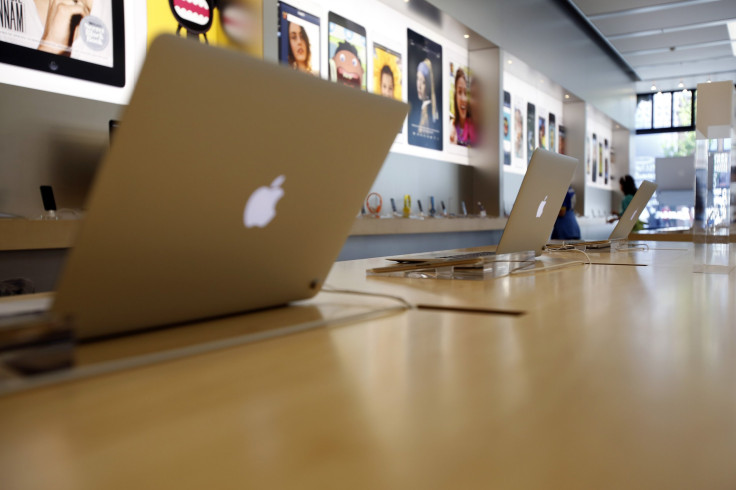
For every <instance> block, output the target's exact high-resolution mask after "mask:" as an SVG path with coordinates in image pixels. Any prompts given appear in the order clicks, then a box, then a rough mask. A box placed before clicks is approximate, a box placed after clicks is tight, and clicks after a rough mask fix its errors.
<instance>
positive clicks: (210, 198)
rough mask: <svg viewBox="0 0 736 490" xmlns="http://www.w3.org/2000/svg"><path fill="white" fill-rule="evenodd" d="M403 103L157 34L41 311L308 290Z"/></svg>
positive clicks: (78, 319)
mask: <svg viewBox="0 0 736 490" xmlns="http://www.w3.org/2000/svg"><path fill="white" fill-rule="evenodd" d="M406 113H407V106H406V105H405V104H402V103H400V102H396V101H393V100H390V99H388V98H383V97H379V96H376V95H370V94H366V93H364V92H362V91H360V90H355V89H351V88H348V87H344V86H340V85H337V84H334V83H331V82H328V81H324V80H320V79H317V78H314V77H311V76H308V75H304V74H302V73H298V72H296V71H294V70H291V69H289V68H287V67H284V66H279V65H276V64H275V63H268V62H264V61H260V60H257V59H254V58H250V57H247V56H246V55H243V54H240V53H236V52H233V51H229V50H225V49H220V48H212V47H208V46H205V45H202V44H199V43H196V42H192V41H191V40H186V39H182V38H177V37H174V36H164V37H161V38H158V39H156V40H155V41H154V43H153V44H152V46H151V48H150V51H149V53H148V56H147V58H146V61H145V65H144V67H143V69H142V72H141V74H140V78H139V80H138V82H137V85H136V87H135V90H134V93H133V96H132V98H131V101H130V105H129V106H128V107H127V109H126V111H125V113H124V115H123V117H122V122H121V125H120V128H119V129H118V130H117V132H116V134H115V138H114V141H113V143H112V147H111V150H110V152H109V153H108V155H107V157H106V158H105V160H104V163H103V165H102V166H101V168H100V170H99V172H98V175H97V177H96V181H95V184H94V186H93V189H92V191H91V194H90V198H89V201H88V203H87V208H88V211H87V213H86V216H85V218H84V223H83V226H82V228H81V230H80V232H79V234H78V236H77V238H76V241H75V245H74V247H73V249H72V250H71V252H70V255H69V258H68V260H67V262H66V265H65V268H64V270H63V273H62V276H61V279H60V282H59V284H58V287H57V293H56V299H55V301H54V304H53V306H52V312H53V313H56V314H58V315H61V316H62V317H64V318H68V319H69V320H70V322H71V325H72V326H73V328H74V329H75V330H76V333H77V335H78V336H79V337H81V338H90V337H100V336H107V335H110V334H116V333H119V332H123V331H130V330H137V329H145V328H150V327H158V326H165V325H171V324H178V323H183V322H189V321H192V320H198V319H203V318H210V317H217V316H221V315H227V314H233V313H238V312H245V311H250V310H255V309H261V308H266V307H271V306H276V305H283V304H287V303H289V302H292V301H295V300H300V299H305V298H309V297H311V296H313V295H315V294H316V293H317V292H318V291H319V289H320V286H321V284H322V281H323V280H324V278H325V277H326V275H327V274H328V272H329V270H330V268H331V266H332V264H333V262H334V261H335V259H336V258H337V256H338V254H339V252H340V249H341V247H342V245H343V243H344V241H345V239H346V237H347V236H348V233H349V231H350V227H351V225H352V223H353V220H354V218H355V216H356V214H357V213H358V211H359V210H360V206H361V202H362V200H363V198H364V197H365V195H366V194H367V193H368V191H369V190H370V187H371V185H372V184H373V181H374V179H375V177H376V175H377V174H378V171H379V170H380V168H381V166H382V164H383V162H384V160H385V158H386V155H387V153H388V151H389V149H390V147H391V144H392V142H393V140H394V138H395V136H396V134H397V133H398V132H399V130H400V128H401V124H402V122H403V120H404V118H405V117H406Z"/></svg>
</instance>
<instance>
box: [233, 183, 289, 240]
mask: <svg viewBox="0 0 736 490" xmlns="http://www.w3.org/2000/svg"><path fill="white" fill-rule="evenodd" d="M284 180H286V176H284V175H279V176H278V177H276V178H275V179H273V182H271V185H268V186H266V185H264V186H261V187H259V188H258V189H256V190H255V191H253V194H251V195H250V197H249V198H248V202H247V203H246V204H245V210H244V211H243V224H245V227H246V228H253V227H258V228H263V227H265V226H266V225H268V224H269V223H270V222H271V221H272V220H273V219H274V218H275V217H276V204H277V203H278V202H279V200H280V199H281V198H282V197H284V190H283V189H282V188H281V185H282V184H283V183H284Z"/></svg>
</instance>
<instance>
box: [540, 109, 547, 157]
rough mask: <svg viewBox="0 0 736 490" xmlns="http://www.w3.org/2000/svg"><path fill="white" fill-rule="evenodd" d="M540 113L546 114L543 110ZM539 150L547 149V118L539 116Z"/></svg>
mask: <svg viewBox="0 0 736 490" xmlns="http://www.w3.org/2000/svg"><path fill="white" fill-rule="evenodd" d="M539 112H540V113H542V114H544V110H543V109H540V110H539ZM539 148H544V149H547V118H546V117H544V116H539Z"/></svg>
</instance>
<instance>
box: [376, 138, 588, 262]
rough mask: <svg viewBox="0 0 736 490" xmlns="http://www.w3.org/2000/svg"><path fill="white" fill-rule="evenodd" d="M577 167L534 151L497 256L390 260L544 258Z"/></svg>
mask: <svg viewBox="0 0 736 490" xmlns="http://www.w3.org/2000/svg"><path fill="white" fill-rule="evenodd" d="M577 165H578V160H577V159H576V158H572V157H569V156H565V155H560V154H559V153H554V152H551V151H548V150H545V149H542V148H537V149H536V150H534V153H533V154H532V158H531V160H530V161H529V166H528V168H527V170H526V174H525V175H524V179H523V180H522V181H521V187H520V188H519V193H518V194H517V195H516V200H515V201H514V206H513V207H512V208H511V214H510V215H509V218H508V221H507V222H506V226H505V227H504V230H503V234H502V235H501V240H500V241H499V243H498V246H497V247H496V251H495V252H479V253H470V254H459V255H455V254H453V255H448V254H447V253H442V252H440V253H429V254H416V255H410V256H402V257H393V258H391V259H390V260H394V261H397V262H423V261H427V260H432V259H460V258H466V257H481V256H489V255H494V254H495V255H501V254H510V253H517V252H526V251H530V250H533V251H534V254H535V255H537V256H539V255H541V254H542V251H543V250H544V247H545V245H546V244H547V241H548V240H549V237H550V235H551V234H552V228H553V227H554V224H555V219H557V215H558V214H559V212H560V208H561V207H562V202H563V201H564V199H565V194H566V193H567V188H568V187H569V186H570V182H571V181H572V177H573V174H574V173H575V168H576V167H577Z"/></svg>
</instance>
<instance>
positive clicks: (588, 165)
mask: <svg viewBox="0 0 736 490" xmlns="http://www.w3.org/2000/svg"><path fill="white" fill-rule="evenodd" d="M591 167H592V163H591V161H590V136H588V135H587V134H586V135H585V173H586V174H588V175H590V169H591Z"/></svg>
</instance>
